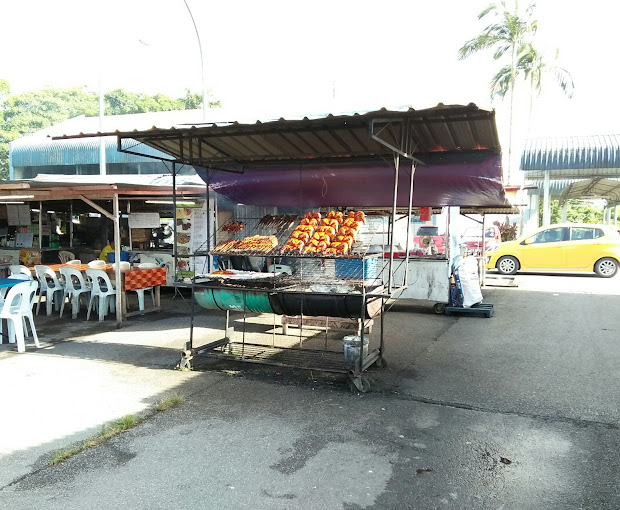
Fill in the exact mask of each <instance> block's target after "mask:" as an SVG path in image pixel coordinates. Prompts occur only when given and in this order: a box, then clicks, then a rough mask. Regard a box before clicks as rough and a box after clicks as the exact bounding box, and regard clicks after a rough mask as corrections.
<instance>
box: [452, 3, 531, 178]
mask: <svg viewBox="0 0 620 510" xmlns="http://www.w3.org/2000/svg"><path fill="white" fill-rule="evenodd" d="M533 12H534V5H530V6H529V7H528V8H527V9H526V11H525V15H526V17H525V18H522V17H521V16H519V12H518V2H517V0H515V2H514V9H513V10H510V9H509V8H508V7H507V6H506V1H505V0H502V1H501V2H500V3H499V4H497V3H494V4H491V5H489V6H488V7H487V8H486V9H484V10H483V11H482V12H481V13H480V14H478V19H479V20H480V19H482V18H484V17H485V16H487V15H493V16H494V18H495V23H491V24H490V25H488V26H487V27H486V28H485V29H484V30H483V31H482V33H481V34H480V35H478V36H477V37H475V38H473V39H471V40H469V41H467V42H466V43H465V44H464V45H463V46H462V47H461V48H460V49H459V60H463V59H465V58H467V57H469V56H470V55H472V54H474V53H477V52H479V51H483V50H487V49H493V50H494V53H493V59H494V60H500V59H502V57H503V56H504V55H506V54H507V53H509V54H510V63H509V64H506V65H504V66H503V67H502V69H501V70H500V71H499V72H498V73H497V74H496V75H495V77H494V78H493V80H492V82H491V97H493V96H494V95H495V94H497V95H500V96H501V97H503V96H504V95H505V94H506V93H507V92H510V114H509V135H508V172H507V181H508V183H510V181H511V177H512V175H511V163H512V127H513V111H514V86H515V80H516V77H517V62H518V58H519V56H520V55H521V54H523V53H524V52H525V51H526V49H527V47H528V44H531V41H530V39H531V37H532V36H533V35H534V34H535V33H536V29H537V28H538V22H537V21H536V20H535V19H533Z"/></svg>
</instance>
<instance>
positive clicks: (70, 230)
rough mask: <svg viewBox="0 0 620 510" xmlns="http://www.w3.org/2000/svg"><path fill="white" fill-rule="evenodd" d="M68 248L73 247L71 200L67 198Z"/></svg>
mask: <svg viewBox="0 0 620 510" xmlns="http://www.w3.org/2000/svg"><path fill="white" fill-rule="evenodd" d="M39 235H41V234H39ZM69 248H73V200H69Z"/></svg>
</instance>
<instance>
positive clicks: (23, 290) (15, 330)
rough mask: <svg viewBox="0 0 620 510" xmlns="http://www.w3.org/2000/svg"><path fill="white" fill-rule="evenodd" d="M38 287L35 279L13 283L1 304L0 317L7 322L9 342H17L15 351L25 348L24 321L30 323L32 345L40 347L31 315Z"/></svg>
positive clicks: (25, 323) (25, 324) (21, 350)
mask: <svg viewBox="0 0 620 510" xmlns="http://www.w3.org/2000/svg"><path fill="white" fill-rule="evenodd" d="M38 287H39V283H38V282H37V281H35V280H27V281H23V282H20V283H18V284H16V285H13V287H11V288H10V289H9V292H8V293H7V295H6V298H5V300H4V304H3V305H2V311H0V319H5V320H6V321H7V324H8V328H9V342H10V343H15V342H17V352H24V351H25V350H26V341H25V334H26V333H27V329H28V328H27V326H28V324H27V322H26V321H28V323H29V325H30V331H31V333H32V338H33V340H34V345H35V346H36V347H37V348H38V347H40V346H39V337H38V336H37V330H36V329H35V327H34V319H33V317H32V306H33V305H34V298H35V296H36V294H37V288H38ZM0 328H1V323H0ZM0 331H1V329H0Z"/></svg>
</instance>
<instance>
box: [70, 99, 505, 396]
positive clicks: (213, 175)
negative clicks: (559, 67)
mask: <svg viewBox="0 0 620 510" xmlns="http://www.w3.org/2000/svg"><path fill="white" fill-rule="evenodd" d="M109 134H114V135H116V136H117V137H118V146H119V150H130V151H131V152H132V153H140V147H141V146H142V147H156V148H157V149H158V150H160V151H162V152H164V153H166V154H168V155H169V156H170V157H169V159H168V161H169V162H170V163H171V166H172V169H173V170H172V173H173V176H174V174H175V168H176V165H181V164H184V165H188V164H189V165H192V166H194V168H196V169H197V170H198V172H199V174H200V175H201V176H202V177H203V180H204V181H205V183H206V184H207V194H208V193H209V190H211V189H213V190H215V191H216V192H218V193H219V194H221V195H223V196H225V197H226V198H228V199H229V200H230V201H232V202H233V203H238V204H251V205H255V206H269V207H277V214H278V215H286V214H294V215H297V216H296V218H294V219H292V218H291V219H290V221H288V222H287V221H286V219H287V218H286V217H284V218H281V220H283V221H282V222H281V223H278V222H276V223H275V224H269V225H267V227H268V228H263V227H264V226H265V225H264V224H263V226H261V227H259V224H260V222H261V221H262V220H263V219H264V217H253V218H243V217H236V218H234V222H237V224H234V223H233V224H232V225H229V226H228V228H229V230H223V229H224V228H226V225H222V226H221V227H220V229H219V230H218V231H216V232H215V233H214V234H213V244H214V245H215V247H213V249H210V248H211V247H210V246H209V245H207V249H206V250H205V251H204V252H200V251H197V252H196V255H201V256H205V257H206V256H209V257H215V256H217V257H218V263H219V259H220V257H227V256H228V257H241V258H242V260H244V258H245V257H247V258H249V257H257V256H258V255H262V256H264V258H265V259H271V260H272V261H273V265H274V266H277V265H280V266H288V270H286V271H275V270H274V271H252V273H254V274H257V275H258V276H257V277H253V276H251V275H249V274H239V273H235V271H243V269H235V268H234V267H232V269H231V268H230V267H227V268H226V269H222V268H219V269H216V268H214V267H213V266H212V264H211V262H208V264H207V266H208V271H206V272H205V275H204V277H203V278H199V277H198V275H197V274H196V271H195V272H194V276H193V277H192V279H191V280H189V281H184V282H180V283H182V284H184V285H186V286H188V287H189V288H190V289H191V290H192V292H193V293H195V294H201V295H202V296H201V297H199V298H198V299H203V300H204V303H205V304H207V305H208V307H210V306H217V307H218V308H222V307H223V308H225V309H226V310H227V319H228V315H229V313H230V311H239V312H240V313H242V314H243V316H244V322H243V324H244V334H243V336H242V339H241V344H240V345H232V344H233V343H235V342H232V341H231V339H230V338H228V337H227V336H226V332H227V330H228V328H227V326H226V328H223V330H224V332H225V335H224V338H223V339H222V340H218V341H216V342H209V343H208V344H205V345H203V346H202V347H196V346H195V345H194V338H193V328H192V325H193V319H192V323H191V324H190V332H189V341H188V344H187V349H186V351H187V353H189V354H187V357H188V358H189V357H191V356H197V355H215V356H222V357H226V356H236V358H238V359H240V360H242V361H249V362H260V363H272V364H282V363H283V364H291V365H292V366H303V367H306V368H318V369H327V368H330V369H332V370H335V371H343V372H345V373H348V374H349V375H350V376H351V379H352V381H353V383H354V384H355V385H356V387H358V389H362V390H363V389H364V388H366V385H367V381H366V382H365V381H364V379H363V377H362V374H363V372H364V371H365V370H366V369H367V368H368V367H369V366H370V365H372V364H375V363H381V362H382V360H383V354H384V349H385V345H384V341H383V327H381V328H380V334H379V337H380V338H379V343H378V347H377V348H375V349H369V350H368V353H366V352H364V348H360V349H358V354H359V356H358V357H357V358H356V359H355V361H351V360H347V359H345V360H342V359H340V360H339V361H337V362H334V363H333V364H332V365H329V367H328V364H327V363H326V360H327V359H330V360H332V361H334V358H335V355H334V356H331V355H328V354H327V350H323V351H321V353H319V352H316V351H311V350H308V351H306V350H305V349H302V348H301V345H295V346H294V347H293V348H292V349H290V352H289V353H288V354H291V355H292V356H289V357H286V356H284V355H283V352H284V351H285V349H284V348H278V349H270V347H269V346H266V345H263V346H260V348H259V350H260V353H261V354H258V353H257V352H256V350H252V349H253V348H252V349H250V345H249V343H248V342H246V341H245V317H246V315H247V314H248V313H250V312H252V311H253V310H255V311H263V310H265V311H272V312H274V313H275V314H276V315H279V314H280V312H282V313H283V314H284V315H289V314H297V315H302V316H303V315H309V314H310V313H313V314H320V315H326V316H333V315H336V316H338V315H341V316H342V315H346V316H349V317H351V316H352V317H353V318H357V319H360V320H361V321H362V324H361V327H360V328H359V337H360V339H359V345H360V346H363V345H365V343H364V337H365V330H366V327H365V326H366V319H367V318H368V317H369V316H377V317H380V318H381V324H382V325H383V321H384V313H382V312H383V311H384V310H385V304H386V302H388V301H389V300H393V299H397V298H398V296H399V294H400V293H402V292H403V291H404V290H405V289H406V288H407V282H408V276H409V262H408V259H409V251H410V250H409V245H408V243H409V239H410V236H409V235H407V246H406V247H405V255H404V263H405V266H404V268H405V270H404V275H403V278H402V279H401V278H400V277H397V275H396V274H395V268H396V265H397V264H398V263H402V262H403V261H400V260H398V259H397V256H396V253H395V245H394V236H393V234H392V232H393V230H392V226H393V225H395V224H396V221H397V214H398V210H399V208H400V209H404V210H406V215H407V216H408V217H410V216H411V213H412V206H417V207H420V206H438V207H444V206H450V205H454V204H455V203H457V204H458V203H461V204H463V205H468V206H485V205H499V204H502V205H503V204H505V203H506V201H505V194H504V190H503V186H502V183H501V155H500V148H499V142H498V138H497V132H496V127H495V120H494V112H492V111H486V110H481V109H479V108H478V107H476V106H475V105H473V104H470V105H467V106H444V105H438V106H437V107H434V108H428V109H425V110H414V109H412V108H409V109H402V110H386V109H382V110H377V111H371V112H363V113H355V114H350V113H348V114H343V115H328V116H324V115H321V116H318V117H315V118H310V117H307V116H304V117H299V118H294V119H277V120H264V119H261V120H259V121H258V122H257V121H256V120H253V121H248V122H243V123H242V122H233V123H224V124H209V123H207V124H201V125H195V126H169V127H165V128H164V127H154V128H153V129H150V130H148V131H132V132H126V133H122V132H121V133H119V132H116V133H109ZM79 136H97V134H95V133H93V134H92V135H79ZM414 175H415V179H414ZM414 182H415V185H414ZM207 197H208V195H207ZM372 210H375V211H377V210H381V211H383V213H384V214H386V215H387V216H388V217H389V225H390V227H389V231H388V237H389V240H388V241H389V242H388V243H387V247H386V248H387V249H386V250H385V251H384V252H383V253H381V255H382V256H381V258H380V257H378V255H377V254H376V253H374V252H373V251H372V250H371V249H370V246H366V245H364V243H361V244H360V245H356V243H357V239H353V242H350V241H347V240H345V239H340V240H338V241H336V239H335V238H336V237H345V236H344V235H343V233H342V232H341V229H342V228H344V227H346V225H344V222H345V221H346V219H348V218H350V216H349V215H350V214H351V213H353V221H357V220H356V219H355V214H357V213H358V212H361V213H364V215H365V219H366V218H369V217H370V216H371V211H372ZM330 213H331V214H334V215H335V214H338V213H340V214H342V220H343V221H342V223H341V222H340V221H339V218H328V216H329V215H330ZM308 214H309V215H314V214H317V215H318V214H320V215H321V216H320V219H319V218H318V217H313V218H309V217H307V215H308ZM360 216H361V215H360ZM304 219H307V220H312V219H316V220H317V221H318V223H319V224H318V225H302V221H303V220H304ZM324 219H335V220H336V221H337V225H327V224H325V225H323V224H321V222H322V221H323V220H324ZM239 223H243V224H245V227H244V230H237V231H235V229H237V228H239ZM361 223H362V224H363V223H364V222H361ZM301 226H310V227H313V228H314V230H318V228H321V227H326V228H333V229H334V232H333V233H332V232H330V234H333V238H332V237H331V235H330V242H329V244H327V243H326V244H324V245H322V246H321V249H320V250H319V246H318V243H321V242H324V241H322V240H320V239H316V241H317V246H316V250H306V248H307V247H308V246H306V244H307V243H308V242H309V241H311V239H312V238H314V234H315V233H316V232H314V231H312V236H311V238H310V239H307V240H305V241H303V242H304V246H303V247H302V248H301V251H297V250H300V248H299V246H300V245H299V244H297V243H295V242H292V241H293V239H299V237H293V233H294V232H295V231H298V230H299V227H301ZM284 227H285V228H284ZM259 228H263V231H262V232H259V231H258V230H257V229H259ZM408 228H409V227H408ZM280 230H282V232H279V231H280ZM321 232H327V231H326V230H322V231H321ZM224 234H225V235H226V236H227V237H226V238H222V236H224ZM208 237H209V238H210V239H211V236H209V235H208ZM302 237H303V236H302ZM322 239H323V240H325V238H322ZM222 241H225V242H230V241H238V243H231V244H229V245H228V246H226V245H225V244H220V243H221V242H222ZM332 242H340V243H345V244H346V245H347V248H346V251H344V252H342V251H335V252H332V251H331V250H330V248H331V246H330V245H331V243H332ZM341 246H343V245H342V244H341V245H338V246H335V247H334V248H337V249H338V250H342V249H343V248H341ZM291 248H292V249H291ZM386 254H387V256H386ZM278 257H286V258H287V260H286V263H282V262H283V261H282V260H279V261H278V260H274V259H277V258H278ZM232 261H233V262H234V258H232ZM277 262H281V263H280V264H278V263H277ZM218 271H230V272H232V273H233V274H227V273H219V274H218V273H217V272H218ZM289 271H290V274H289ZM246 273H247V271H246ZM261 280H262V281H261ZM223 287H226V288H223ZM231 287H234V289H232V288H231ZM233 290H234V292H233ZM225 291H227V292H225ZM224 297H226V298H227V300H226V302H224V301H225V300H224ZM228 298H230V299H228ZM326 303H331V304H326ZM350 304H351V306H349V305H350ZM278 307H279V308H278ZM300 344H301V342H300ZM246 347H248V349H250V351H251V352H252V353H251V354H248V352H247V351H246ZM293 351H294V352H293ZM283 357H285V358H286V360H287V361H285V362H281V360H282V358H283ZM340 358H342V353H340ZM330 363H331V362H330Z"/></svg>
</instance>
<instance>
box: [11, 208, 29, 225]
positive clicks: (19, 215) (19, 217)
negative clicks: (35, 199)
mask: <svg viewBox="0 0 620 510" xmlns="http://www.w3.org/2000/svg"><path fill="white" fill-rule="evenodd" d="M6 216H7V223H8V224H9V226H13V227H18V226H25V225H30V224H31V221H30V206H29V205H27V204H24V205H7V206H6Z"/></svg>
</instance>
